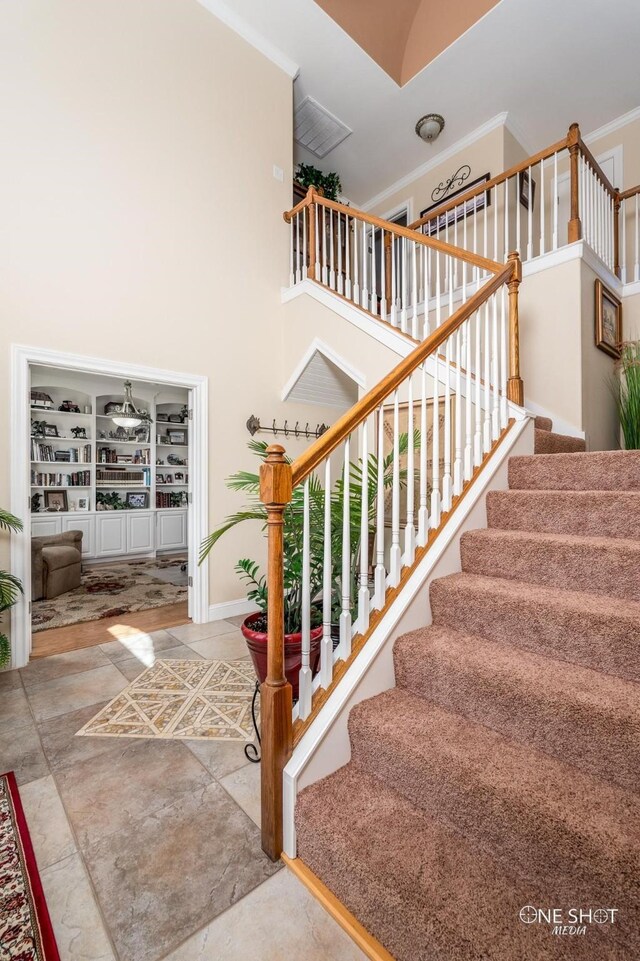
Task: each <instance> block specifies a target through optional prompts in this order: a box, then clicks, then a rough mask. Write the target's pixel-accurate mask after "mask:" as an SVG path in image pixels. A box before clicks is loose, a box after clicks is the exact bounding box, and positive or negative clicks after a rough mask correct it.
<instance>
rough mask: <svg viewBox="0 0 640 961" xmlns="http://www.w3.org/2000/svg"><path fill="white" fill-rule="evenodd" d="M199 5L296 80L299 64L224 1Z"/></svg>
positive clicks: (201, 1) (205, 0) (212, 0)
mask: <svg viewBox="0 0 640 961" xmlns="http://www.w3.org/2000/svg"><path fill="white" fill-rule="evenodd" d="M198 3H199V4H200V5H201V6H203V7H205V8H206V9H207V10H208V11H209V13H212V14H213V15H214V17H217V18H218V20H221V21H222V22H223V23H224V24H225V25H226V26H227V27H229V28H230V29H231V30H233V31H234V33H237V34H238V36H239V37H242V39H243V40H246V41H247V43H249V44H251V46H252V47H254V48H255V49H256V50H258V51H259V52H260V53H261V54H262V55H263V56H265V57H266V58H267V60H270V61H271V63H274V64H275V65H276V67H280V69H281V70H284V72H285V73H286V74H287V75H288V76H289V77H291V79H292V80H295V79H296V77H297V76H298V74H299V72H300V67H299V66H298V64H297V63H294V62H293V60H291V59H290V58H289V57H287V55H286V54H285V53H283V52H282V50H280V49H279V48H278V47H276V45H275V44H273V43H271V41H270V40H267V38H266V37H264V36H263V35H262V34H261V33H259V32H258V31H257V30H256V29H254V27H252V26H251V24H249V23H247V21H246V20H243V18H242V17H239V16H238V14H237V13H235V11H233V10H230V9H229V7H228V6H227V5H226V3H223V2H222V0H198Z"/></svg>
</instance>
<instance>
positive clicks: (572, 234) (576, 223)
mask: <svg viewBox="0 0 640 961" xmlns="http://www.w3.org/2000/svg"><path fill="white" fill-rule="evenodd" d="M579 143H580V127H579V126H578V124H577V123H572V124H571V126H570V127H569V133H568V135H567V147H568V148H569V166H570V172H571V214H570V217H569V224H568V239H569V243H570V244H572V243H574V242H575V241H576V240H581V239H582V221H581V220H580V174H579V170H578V158H579V155H580V146H579Z"/></svg>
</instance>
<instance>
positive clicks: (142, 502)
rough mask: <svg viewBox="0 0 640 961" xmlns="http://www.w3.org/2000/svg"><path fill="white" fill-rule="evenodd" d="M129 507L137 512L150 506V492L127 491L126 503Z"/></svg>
mask: <svg viewBox="0 0 640 961" xmlns="http://www.w3.org/2000/svg"><path fill="white" fill-rule="evenodd" d="M125 503H126V505H127V507H130V508H134V509H136V510H141V509H144V508H145V507H148V506H149V492H148V491H127V496H126V501H125Z"/></svg>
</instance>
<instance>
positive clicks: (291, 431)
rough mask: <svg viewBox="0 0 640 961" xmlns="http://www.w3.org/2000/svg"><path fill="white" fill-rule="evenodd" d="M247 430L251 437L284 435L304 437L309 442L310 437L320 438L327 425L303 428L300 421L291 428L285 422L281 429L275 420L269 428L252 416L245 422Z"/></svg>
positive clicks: (305, 426)
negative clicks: (257, 435) (260, 434)
mask: <svg viewBox="0 0 640 961" xmlns="http://www.w3.org/2000/svg"><path fill="white" fill-rule="evenodd" d="M247 430H248V431H249V433H250V434H251V436H252V437H253V435H254V434H259V433H262V434H273V435H274V436H276V435H278V434H284V436H285V437H306V438H307V440H310V439H311V438H312V437H322V435H323V434H324V432H325V431H327V430H329V425H328V424H316V426H315V427H310V426H309V424H308V423H306V424H305V425H304V427H301V426H300V421H298V420H297V421H296V423H295V426H294V427H291V426H290V425H289V421H288V420H285V422H284V424H283V426H282V427H277V426H276V422H275V420H274V421H273V424H272V425H271V427H263V426H262V424H261V423H260V419H259V418H258V417H256V415H255V414H252V415H251V417H250V418H249V420H248V421H247Z"/></svg>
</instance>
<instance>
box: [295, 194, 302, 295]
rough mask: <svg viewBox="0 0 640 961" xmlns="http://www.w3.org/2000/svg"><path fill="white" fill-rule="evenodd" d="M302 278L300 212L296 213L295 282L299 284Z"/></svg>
mask: <svg viewBox="0 0 640 961" xmlns="http://www.w3.org/2000/svg"><path fill="white" fill-rule="evenodd" d="M301 280H302V271H301V270H300V212H298V213H297V214H296V283H297V284H299V283H300V281H301Z"/></svg>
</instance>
